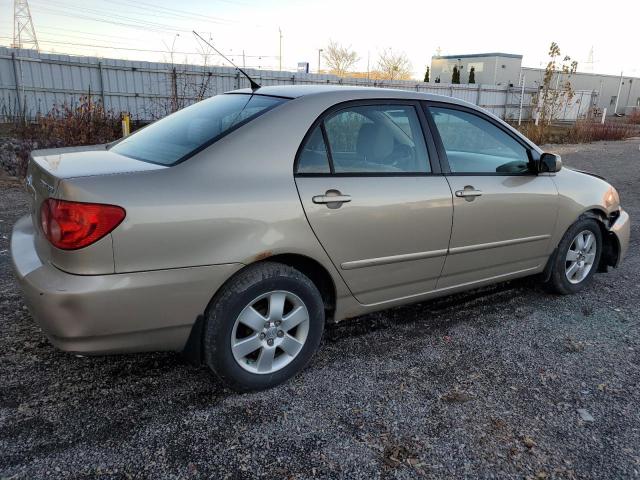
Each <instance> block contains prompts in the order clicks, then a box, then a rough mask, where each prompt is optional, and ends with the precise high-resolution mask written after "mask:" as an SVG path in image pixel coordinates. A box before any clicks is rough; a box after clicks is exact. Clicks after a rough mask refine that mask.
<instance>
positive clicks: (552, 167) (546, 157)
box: [539, 153, 562, 173]
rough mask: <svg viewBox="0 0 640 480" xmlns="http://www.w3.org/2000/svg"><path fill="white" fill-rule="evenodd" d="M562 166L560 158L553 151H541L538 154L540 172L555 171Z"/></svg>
mask: <svg viewBox="0 0 640 480" xmlns="http://www.w3.org/2000/svg"><path fill="white" fill-rule="evenodd" d="M561 168H562V158H560V155H556V154H555V153H543V154H542V155H541V156H540V161H539V171H540V172H541V173H556V172H559V171H560V169H561Z"/></svg>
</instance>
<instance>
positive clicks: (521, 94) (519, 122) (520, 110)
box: [518, 75, 524, 125]
mask: <svg viewBox="0 0 640 480" xmlns="http://www.w3.org/2000/svg"><path fill="white" fill-rule="evenodd" d="M523 103H524V75H523V76H522V89H521V90H520V109H519V111H518V125H521V124H522V104H523Z"/></svg>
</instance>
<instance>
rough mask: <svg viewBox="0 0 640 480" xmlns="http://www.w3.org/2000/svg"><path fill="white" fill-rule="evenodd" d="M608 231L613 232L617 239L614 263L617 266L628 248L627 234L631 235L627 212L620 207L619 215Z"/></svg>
mask: <svg viewBox="0 0 640 480" xmlns="http://www.w3.org/2000/svg"><path fill="white" fill-rule="evenodd" d="M609 231H610V232H611V233H613V234H614V235H615V236H616V239H617V240H618V247H619V249H618V259H617V261H616V265H615V266H616V267H618V266H619V265H620V263H621V262H622V259H623V258H624V256H625V255H626V253H627V250H628V249H629V236H630V235H631V221H630V218H629V214H628V213H627V212H625V211H624V210H622V209H620V215H619V216H618V218H617V219H616V221H615V222H613V225H611V227H610V228H609Z"/></svg>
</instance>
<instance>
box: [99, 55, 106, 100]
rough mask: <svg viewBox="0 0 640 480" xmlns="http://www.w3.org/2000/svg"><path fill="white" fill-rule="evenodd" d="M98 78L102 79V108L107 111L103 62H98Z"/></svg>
mask: <svg viewBox="0 0 640 480" xmlns="http://www.w3.org/2000/svg"><path fill="white" fill-rule="evenodd" d="M98 76H99V77H100V98H101V99H102V108H103V109H104V110H105V111H106V109H107V105H106V104H105V103H104V77H103V73H102V62H98Z"/></svg>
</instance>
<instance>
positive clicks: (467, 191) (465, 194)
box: [456, 185, 482, 202]
mask: <svg viewBox="0 0 640 480" xmlns="http://www.w3.org/2000/svg"><path fill="white" fill-rule="evenodd" d="M480 195H482V190H476V189H475V188H473V187H472V186H471V185H467V186H466V187H464V190H456V197H460V198H464V199H465V200H466V201H467V202H471V201H472V200H473V199H474V198H475V197H479V196H480Z"/></svg>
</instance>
